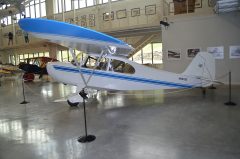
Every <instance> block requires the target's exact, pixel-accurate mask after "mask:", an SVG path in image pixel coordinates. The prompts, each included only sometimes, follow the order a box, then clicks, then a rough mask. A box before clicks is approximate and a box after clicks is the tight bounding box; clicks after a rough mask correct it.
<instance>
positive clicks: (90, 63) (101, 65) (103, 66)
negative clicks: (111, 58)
mask: <svg viewBox="0 0 240 159" xmlns="http://www.w3.org/2000/svg"><path fill="white" fill-rule="evenodd" d="M97 61H98V57H92V56H88V58H87V60H86V61H85V63H84V64H83V65H82V67H86V68H90V69H94V67H95V66H96V62H97ZM107 66H108V59H106V58H102V59H101V60H100V61H99V62H98V64H97V66H96V70H104V71H106V70H107Z"/></svg>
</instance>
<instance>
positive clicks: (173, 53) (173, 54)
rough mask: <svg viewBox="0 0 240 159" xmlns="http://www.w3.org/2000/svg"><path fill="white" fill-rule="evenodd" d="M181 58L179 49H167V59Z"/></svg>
mask: <svg viewBox="0 0 240 159" xmlns="http://www.w3.org/2000/svg"><path fill="white" fill-rule="evenodd" d="M180 58H181V50H180V49H171V50H167V59H168V60H179V59H180Z"/></svg>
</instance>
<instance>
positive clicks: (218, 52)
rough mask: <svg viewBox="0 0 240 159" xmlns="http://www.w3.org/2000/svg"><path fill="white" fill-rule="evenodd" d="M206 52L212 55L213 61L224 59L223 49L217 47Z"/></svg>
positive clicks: (209, 48)
mask: <svg viewBox="0 0 240 159" xmlns="http://www.w3.org/2000/svg"><path fill="white" fill-rule="evenodd" d="M207 52H208V53H210V54H213V56H214V57H215V59H224V47H223V46H217V47H208V48H207Z"/></svg>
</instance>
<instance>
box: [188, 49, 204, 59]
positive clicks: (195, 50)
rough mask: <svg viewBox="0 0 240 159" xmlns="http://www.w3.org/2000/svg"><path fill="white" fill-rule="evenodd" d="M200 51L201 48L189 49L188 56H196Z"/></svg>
mask: <svg viewBox="0 0 240 159" xmlns="http://www.w3.org/2000/svg"><path fill="white" fill-rule="evenodd" d="M200 51H201V49H200V48H190V49H187V57H188V58H194V57H195V56H196V55H197V54H198V53H199V52H200Z"/></svg>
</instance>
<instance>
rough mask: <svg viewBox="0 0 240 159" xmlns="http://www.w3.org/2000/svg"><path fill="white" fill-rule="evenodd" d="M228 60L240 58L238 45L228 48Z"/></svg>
mask: <svg viewBox="0 0 240 159" xmlns="http://www.w3.org/2000/svg"><path fill="white" fill-rule="evenodd" d="M229 58H230V59H238V58H240V45H239V46H230V47H229Z"/></svg>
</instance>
